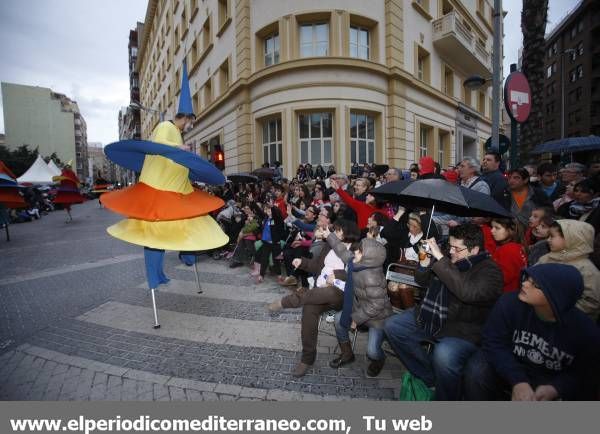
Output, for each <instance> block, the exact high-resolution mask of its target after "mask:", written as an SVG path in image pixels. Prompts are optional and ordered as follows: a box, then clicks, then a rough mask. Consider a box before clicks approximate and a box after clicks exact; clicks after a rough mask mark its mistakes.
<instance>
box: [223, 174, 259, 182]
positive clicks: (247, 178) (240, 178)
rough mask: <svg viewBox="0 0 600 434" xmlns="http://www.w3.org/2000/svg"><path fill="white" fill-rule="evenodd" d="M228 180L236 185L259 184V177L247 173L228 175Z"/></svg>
mask: <svg viewBox="0 0 600 434" xmlns="http://www.w3.org/2000/svg"><path fill="white" fill-rule="evenodd" d="M227 179H228V180H229V181H231V182H233V183H235V184H242V183H250V182H258V177H257V176H254V175H251V174H250V173H247V172H240V173H234V174H233V175H227Z"/></svg>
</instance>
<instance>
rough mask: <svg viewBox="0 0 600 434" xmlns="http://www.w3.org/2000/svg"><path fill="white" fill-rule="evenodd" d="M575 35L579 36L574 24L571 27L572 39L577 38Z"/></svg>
mask: <svg viewBox="0 0 600 434" xmlns="http://www.w3.org/2000/svg"><path fill="white" fill-rule="evenodd" d="M575 36H577V27H575V26H573V27H572V28H571V39H575Z"/></svg>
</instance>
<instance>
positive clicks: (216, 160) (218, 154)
mask: <svg viewBox="0 0 600 434" xmlns="http://www.w3.org/2000/svg"><path fill="white" fill-rule="evenodd" d="M213 164H214V165H215V167H216V168H217V169H219V170H223V169H225V153H224V152H223V151H222V150H221V148H220V147H219V148H218V149H215V150H214V151H213Z"/></svg>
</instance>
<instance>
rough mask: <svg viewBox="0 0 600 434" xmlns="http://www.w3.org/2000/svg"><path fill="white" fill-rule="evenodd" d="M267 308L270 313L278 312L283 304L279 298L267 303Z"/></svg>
mask: <svg viewBox="0 0 600 434" xmlns="http://www.w3.org/2000/svg"><path fill="white" fill-rule="evenodd" d="M267 310H268V311H269V312H271V313H278V312H280V311H281V310H283V306H282V305H281V300H276V301H274V302H273V303H269V304H268V305H267Z"/></svg>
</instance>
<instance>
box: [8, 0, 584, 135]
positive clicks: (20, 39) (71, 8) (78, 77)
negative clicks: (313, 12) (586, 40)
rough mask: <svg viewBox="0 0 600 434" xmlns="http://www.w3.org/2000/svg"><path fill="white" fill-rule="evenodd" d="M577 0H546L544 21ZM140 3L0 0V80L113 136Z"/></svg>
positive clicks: (508, 25)
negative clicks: (47, 94) (61, 100)
mask: <svg viewBox="0 0 600 434" xmlns="http://www.w3.org/2000/svg"><path fill="white" fill-rule="evenodd" d="M273 1H277V0H273ZM492 3H493V1H492ZM577 3H578V0H550V7H549V11H548V17H549V23H548V27H547V28H548V29H552V28H553V26H554V25H555V24H556V23H558V22H559V21H560V19H561V18H562V17H563V16H564V15H565V14H566V13H567V12H568V11H569V10H570V9H571V8H572V7H573V6H575V4H577ZM146 5H147V0H122V1H117V0H83V1H82V0H29V1H27V2H22V1H17V0H0V81H5V82H10V83H19V84H26V85H31V86H42V87H49V88H51V89H52V90H53V91H55V92H59V93H64V94H66V95H67V96H68V97H69V98H71V99H74V100H75V101H77V103H78V104H79V108H80V110H81V112H82V114H83V116H84V117H85V120H86V122H87V127H88V141H89V142H102V143H103V144H107V143H110V142H113V141H115V140H118V121H117V119H118V113H119V108H120V107H122V106H126V105H127V104H129V81H128V74H129V70H128V64H127V61H128V58H127V44H128V38H129V30H130V29H133V28H134V27H135V24H136V22H137V21H143V20H144V17H145V14H146ZM521 5H522V0H504V1H503V9H504V10H505V11H507V12H508V14H507V16H506V18H505V23H504V25H505V32H504V33H505V40H504V53H505V59H504V71H505V73H506V74H507V73H508V71H509V65H510V63H516V61H517V56H518V53H517V52H518V49H519V47H520V46H521V42H522V35H521V27H520V20H521ZM1 110H2V105H1V103H0V111H1ZM0 132H4V117H3V115H2V116H0Z"/></svg>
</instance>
